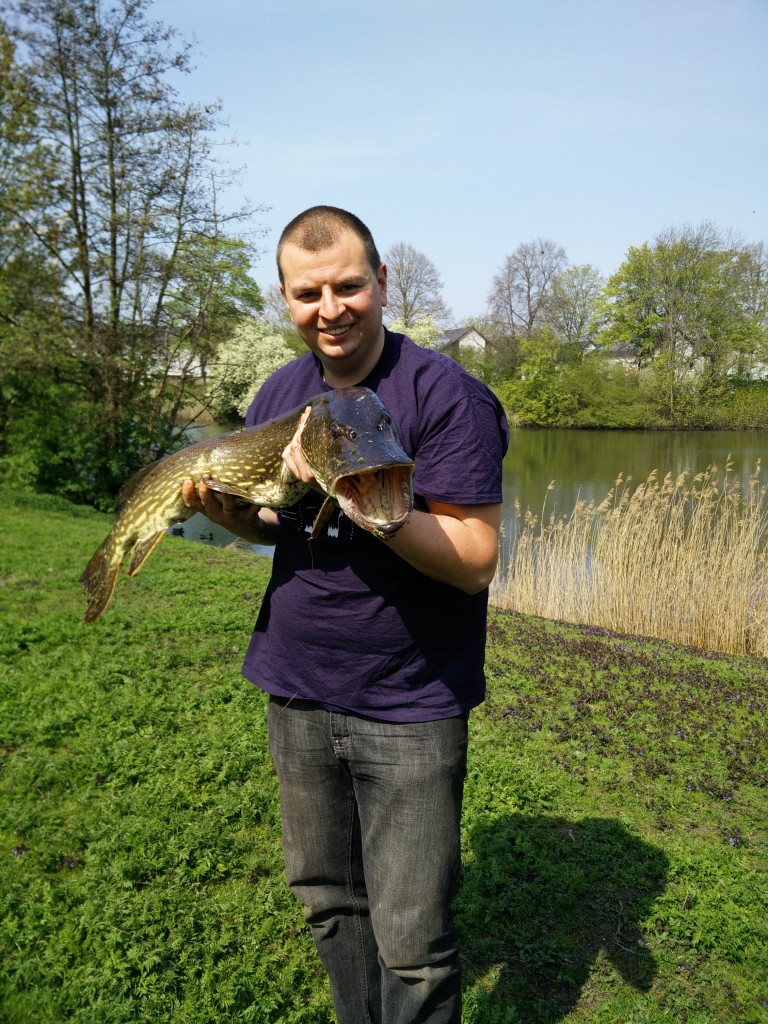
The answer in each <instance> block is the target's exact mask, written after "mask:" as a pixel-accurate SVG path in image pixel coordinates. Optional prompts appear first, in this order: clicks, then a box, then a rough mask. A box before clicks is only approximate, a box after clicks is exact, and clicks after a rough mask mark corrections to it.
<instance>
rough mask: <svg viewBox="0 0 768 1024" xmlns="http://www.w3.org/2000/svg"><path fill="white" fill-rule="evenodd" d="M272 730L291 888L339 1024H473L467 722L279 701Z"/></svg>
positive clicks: (270, 714) (275, 702) (272, 706)
mask: <svg viewBox="0 0 768 1024" xmlns="http://www.w3.org/2000/svg"><path fill="white" fill-rule="evenodd" d="M268 723H269V749H270V752H271V754H272V759H273V761H274V764H275V768H276V771H277V776H278V780H279V783H280V800H281V811H282V825H283V851H284V854H285V866H286V873H287V876H288V884H289V886H290V888H291V891H292V892H293V893H294V894H295V895H296V896H297V898H298V899H299V900H300V901H301V902H302V903H303V904H304V917H305V919H306V921H307V922H308V923H309V925H310V927H311V929H312V935H313V938H314V940H315V945H316V946H317V950H318V952H319V954H320V959H321V960H322V962H323V965H324V966H325V969H326V971H327V972H328V976H329V978H330V983H331V996H332V998H333V1004H334V1007H335V1010H336V1015H337V1018H338V1022H339V1024H417V1022H430V1024H459V1022H460V1020H461V972H460V966H459V954H458V942H457V939H456V933H455V931H454V927H453V917H452V914H451V901H452V899H453V896H454V895H455V892H456V888H457V885H458V878H459V867H460V842H459V826H460V819H461V801H462V793H463V788H464V776H465V773H466V752H467V721H466V718H465V717H461V718H449V719H444V720H441V721H437V722H423V723H414V724H399V723H394V722H381V721H375V720H373V719H368V718H362V717H360V716H356V715H345V714H335V713H331V712H328V711H324V710H323V709H321V708H318V707H317V705H315V704H313V703H310V702H308V701H296V700H294V701H290V702H288V703H287V704H286V703H285V702H282V701H278V700H275V699H274V698H273V699H272V700H271V701H270V705H269V712H268Z"/></svg>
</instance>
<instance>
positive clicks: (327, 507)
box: [309, 495, 336, 540]
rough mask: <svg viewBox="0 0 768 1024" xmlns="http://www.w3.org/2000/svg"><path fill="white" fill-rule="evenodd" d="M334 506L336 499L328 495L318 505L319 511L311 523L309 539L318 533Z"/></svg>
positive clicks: (312, 538)
mask: <svg viewBox="0 0 768 1024" xmlns="http://www.w3.org/2000/svg"><path fill="white" fill-rule="evenodd" d="M335 506H336V499H335V498H332V497H331V496H330V495H329V496H328V497H327V498H326V499H325V501H324V502H323V504H322V505H321V506H320V511H319V512H318V513H317V515H316V516H315V521H314V523H313V524H312V533H310V535H309V539H310V540H314V539H315V537H317V535H318V533H320V531H321V530H322V528H323V527H324V526H325V524H326V523H327V522H328V520H329V519H330V518H331V513H332V512H333V510H334V508H335Z"/></svg>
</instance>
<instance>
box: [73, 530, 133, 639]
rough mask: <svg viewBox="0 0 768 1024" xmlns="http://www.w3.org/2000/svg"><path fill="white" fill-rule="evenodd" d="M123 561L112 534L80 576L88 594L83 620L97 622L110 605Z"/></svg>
mask: <svg viewBox="0 0 768 1024" xmlns="http://www.w3.org/2000/svg"><path fill="white" fill-rule="evenodd" d="M122 561H123V559H122V557H121V552H120V551H119V550H118V549H117V547H116V544H115V541H114V538H113V537H112V534H110V535H109V536H108V537H107V539H106V540H105V541H104V543H103V544H102V545H101V547H100V548H99V549H98V550H97V551H96V553H95V554H94V556H93V558H92V559H91V560H90V562H89V563H88V565H87V566H86V567H85V572H84V573H83V575H82V576H81V577H80V582H81V583H82V584H83V586H84V587H85V590H86V593H87V594H88V607H87V609H86V612H85V618H84V619H83V622H95V621H96V619H98V618H99V616H101V615H103V614H104V612H105V611H106V610H107V608H108V607H109V602H110V601H111V600H112V595H113V594H114V592H115V587H116V586H117V577H118V575H119V573H120V566H121V564H122Z"/></svg>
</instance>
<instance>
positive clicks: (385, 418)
mask: <svg viewBox="0 0 768 1024" xmlns="http://www.w3.org/2000/svg"><path fill="white" fill-rule="evenodd" d="M391 422H392V417H391V416H390V415H389V413H384V415H383V416H382V417H381V419H380V420H379V422H378V423H377V424H376V426H377V427H378V429H379V430H384V428H385V427H388V426H389V424H390V423H391Z"/></svg>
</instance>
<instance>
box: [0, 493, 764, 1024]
mask: <svg viewBox="0 0 768 1024" xmlns="http://www.w3.org/2000/svg"><path fill="white" fill-rule="evenodd" d="M1 497H2V502H0V534H1V536H2V542H1V543H2V547H1V548H0V614H1V615H2V618H1V620H0V659H1V660H2V674H0V694H2V699H1V701H0V754H1V755H2V759H1V763H2V776H1V777H0V801H1V802H0V900H2V904H1V905H0V1021H3V1022H7V1024H22V1022H23V1024H29V1022H39V1024H59V1022H65V1021H66V1022H76V1024H122V1022H126V1024H127V1022H129V1021H130V1022H131V1024H134V1022H144V1021H145V1022H152V1024H158V1022H174V1024H176V1022H178V1024H181V1022H184V1024H193V1022H194V1024H214V1022H222V1024H223V1022H225V1021H226V1022H230V1021H253V1022H278V1021H279V1022H307V1024H308V1022H317V1024H329V1022H330V1021H331V1020H332V1015H331V1009H330V1003H329V1000H328V995H327V987H326V982H325V979H324V977H323V974H322V972H321V971H320V969H319V967H318V962H317V959H316V956H315V953H314V949H313V946H312V943H311V940H310V939H309V936H308V935H307V933H306V931H305V930H304V928H303V923H302V918H301V913H300V911H299V909H298V907H297V906H296V905H295V903H294V902H293V900H292V898H291V897H290V895H289V894H288V892H287V891H286V889H285V886H284V882H283V876H282V867H281V857H280V845H279V812H278V803H277V792H276V786H275V781H274V777H273V773H272V770H271V766H270V763H269V758H268V755H267V752H266V739H265V730H264V698H263V696H262V695H261V694H260V693H259V692H258V691H257V690H255V689H254V688H253V687H251V686H250V684H247V683H245V682H244V681H243V680H242V678H241V677H240V673H239V665H240V659H241V656H242V652H243V649H244V645H245V643H246V639H247V636H248V633H249V630H250V627H251V624H252V621H253V618H254V615H255V612H256V608H257V605H258V601H259V598H260V595H261V594H262V592H263V588H264V586H265V583H266V579H267V572H268V564H267V563H266V562H263V561H261V560H260V559H258V558H255V557H254V556H252V555H250V554H247V553H243V552H240V551H222V550H213V549H210V548H206V547H204V546H203V545H194V544H189V543H187V542H185V541H181V540H172V539H168V540H165V541H164V542H163V544H162V545H161V546H160V548H159V549H158V550H157V552H156V553H155V554H154V555H153V556H152V557H151V558H150V560H149V561H148V563H147V565H146V567H145V568H144V569H143V570H142V572H141V574H140V575H139V576H138V577H137V578H136V579H135V580H126V579H123V580H122V581H121V584H120V586H119V589H118V592H117V595H116V597H115V600H114V603H113V606H112V607H111V608H110V610H109V611H108V613H107V614H106V616H105V617H104V619H102V620H101V621H99V622H97V623H95V624H94V625H93V626H90V627H85V626H83V625H81V623H80V619H81V617H82V614H83V610H84V601H83V595H82V593H81V590H80V587H79V585H78V583H77V579H78V576H79V574H80V572H81V571H82V568H83V567H84V565H85V563H86V562H87V560H88V558H89V556H90V555H91V553H92V551H93V550H94V548H95V547H96V545H97V544H98V543H99V542H100V541H101V539H102V537H103V536H104V534H105V533H106V532H107V530H108V528H109V525H110V520H109V519H108V518H107V517H104V516H100V515H98V514H96V513H87V512H80V513H78V512H77V510H74V509H72V508H70V507H69V506H67V505H65V504H64V503H61V504H53V503H50V502H47V501H46V500H45V499H29V500H27V501H23V500H16V499H14V498H13V497H12V496H10V495H8V494H3V495H2V496H1ZM767 712H768V663H767V662H766V661H764V660H762V659H758V658H740V657H735V656H717V655H713V656H708V655H705V654H702V653H700V652H697V651H695V650H693V649H689V648H681V647H675V646H672V645H665V644H662V643H655V642H642V641H639V640H637V639H633V638H631V637H625V636H621V635H618V634H610V633H607V632H604V631H601V630H598V629H595V628H577V627H571V626H566V625H563V624H557V623H552V622H548V621H545V620H543V619H535V618H529V617H523V616H517V615H511V614H507V613H503V612H497V613H494V615H493V617H492V622H491V634H490V642H489V699H488V701H487V702H486V704H485V705H484V706H483V707H482V708H481V709H479V710H478V711H477V712H476V713H475V714H474V715H473V716H472V719H471V729H472V745H471V756H470V767H469V776H468V780H467V798H466V813H465V836H464V866H463V883H462V889H461V893H460V896H459V899H458V901H457V907H456V910H457V916H458V923H459V927H460V930H461V935H462V941H463V953H464V958H465V968H466V970H465V982H466V984H465V988H466V1009H465V1020H466V1021H467V1022H478V1024H514V1022H518V1021H521V1022H522V1021H526V1022H543V1024H555V1022H569V1024H571V1022H577V1021H578V1022H585V1024H586V1022H589V1024H597V1022H601V1024H608V1022H616V1024H618V1022H622V1024H624V1022H627V1021H636V1022H644V1024H646V1022H649V1024H655V1022H662V1021H664V1022H668V1021H686V1022H691V1024H704V1022H707V1024H709V1022H712V1024H715V1022H718V1024H719V1022H722V1021H734V1022H739V1024H752V1022H755V1024H757V1022H765V1021H768V923H767V922H768V878H767V877H766V864H768V838H767V837H766V832H765V822H766V820H767V818H768V798H767V796H766V782H767V781H768V780H767V775H768V765H767V764H766V757H767V755H768V726H766V714H767Z"/></svg>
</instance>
